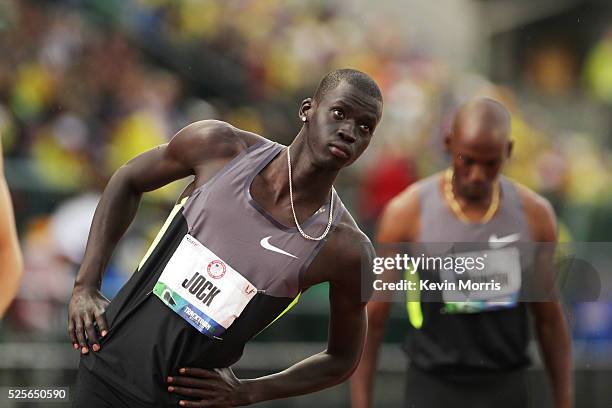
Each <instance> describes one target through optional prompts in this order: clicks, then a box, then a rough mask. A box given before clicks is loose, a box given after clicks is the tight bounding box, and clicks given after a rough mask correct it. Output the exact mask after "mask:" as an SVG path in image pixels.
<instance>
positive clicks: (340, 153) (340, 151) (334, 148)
mask: <svg viewBox="0 0 612 408" xmlns="http://www.w3.org/2000/svg"><path fill="white" fill-rule="evenodd" d="M329 151H330V152H331V154H333V155H334V156H336V157H339V158H340V159H348V158H349V157H351V153H350V151H349V150H348V149H347V148H346V147H344V146H340V145H336V144H331V143H330V144H329Z"/></svg>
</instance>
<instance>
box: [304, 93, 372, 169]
mask: <svg viewBox="0 0 612 408" xmlns="http://www.w3.org/2000/svg"><path fill="white" fill-rule="evenodd" d="M307 113H308V126H307V145H308V147H309V148H310V150H311V152H312V155H313V158H314V163H315V165H317V166H319V167H321V168H325V169H330V170H339V169H341V168H342V167H345V166H348V165H349V164H351V163H353V162H354V161H355V160H357V158H358V157H359V156H361V154H362V153H363V151H364V150H365V149H366V148H367V147H368V145H369V144H370V140H371V139H372V136H373V134H374V129H375V128H376V125H377V124H378V122H379V120H380V117H381V114H382V104H381V103H380V102H379V101H377V100H376V99H375V98H373V97H371V96H369V95H367V94H365V93H363V92H361V91H360V90H359V89H357V88H355V87H354V86H352V85H350V84H348V83H347V82H341V83H340V84H339V85H338V86H337V87H336V88H335V89H332V90H331V91H329V92H327V94H325V95H324V96H323V97H322V98H321V100H319V101H318V103H317V102H313V105H312V108H311V109H308V110H307Z"/></svg>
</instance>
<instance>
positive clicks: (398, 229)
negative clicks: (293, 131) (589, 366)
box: [351, 99, 573, 408]
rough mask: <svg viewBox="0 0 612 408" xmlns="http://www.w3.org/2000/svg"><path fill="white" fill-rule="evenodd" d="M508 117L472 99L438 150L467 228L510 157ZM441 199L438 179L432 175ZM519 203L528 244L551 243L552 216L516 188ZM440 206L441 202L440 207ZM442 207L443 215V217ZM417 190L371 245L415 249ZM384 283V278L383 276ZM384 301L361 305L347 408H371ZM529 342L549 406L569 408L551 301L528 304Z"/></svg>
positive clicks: (392, 208) (547, 259) (564, 335)
mask: <svg viewBox="0 0 612 408" xmlns="http://www.w3.org/2000/svg"><path fill="white" fill-rule="evenodd" d="M509 129H510V126H509V116H508V115H507V114H506V113H505V109H503V107H501V105H499V104H498V103H493V102H492V101H490V100H487V99H477V100H475V101H473V102H471V103H468V104H467V105H465V106H464V107H463V109H462V110H461V111H460V112H459V114H458V115H457V117H456V119H455V123H454V126H453V133H452V134H451V135H450V136H449V137H448V138H447V140H446V146H447V148H448V150H449V153H450V154H451V156H452V160H453V162H452V165H453V169H454V172H455V178H454V179H453V192H454V194H455V197H456V198H457V199H458V201H459V203H460V205H461V208H462V210H463V212H464V213H465V214H466V215H467V216H468V218H470V219H471V220H473V221H477V220H479V219H481V217H482V216H483V215H484V214H485V213H486V211H487V209H488V207H489V204H490V202H491V192H492V187H493V183H495V182H497V177H498V175H499V173H500V171H501V169H502V168H503V165H504V163H505V161H506V160H507V159H508V158H509V157H510V154H511V152H512V142H511V141H510V140H509ZM439 183H440V184H439V188H440V191H441V192H443V191H444V190H443V188H444V187H443V177H442V175H441V174H440V175H439ZM517 187H518V191H519V195H520V198H521V200H522V202H523V206H524V209H525V213H526V216H527V222H528V224H529V228H530V231H531V236H532V239H533V240H534V241H536V242H550V243H555V242H556V240H557V226H556V217H555V214H554V212H553V210H552V207H551V205H550V204H549V203H548V201H546V200H545V199H544V198H543V197H541V196H539V195H538V194H536V193H534V192H533V191H531V190H529V189H527V188H526V187H523V186H520V185H517ZM446 204H447V205H448V203H446ZM450 210H451V209H450V206H449V211H450ZM419 219H420V201H419V189H418V186H411V187H408V188H407V189H406V190H405V191H404V192H403V193H401V194H400V195H398V196H397V197H396V198H394V199H393V200H392V201H391V202H390V203H389V204H388V206H387V207H386V209H385V211H384V212H383V215H382V218H381V221H380V224H379V227H378V231H377V236H376V241H377V242H379V243H393V242H416V241H417V240H418V237H419V231H420V228H421V226H420V225H419V222H418V220H419ZM553 252H554V251H553V250H551V251H547V252H546V253H545V254H543V258H544V259H541V260H540V261H539V262H540V263H539V264H540V265H547V266H548V268H544V269H542V270H541V273H546V271H545V270H548V271H550V272H552V262H553V261H552V254H553ZM387 279H392V277H391V276H389V277H388V278H387ZM390 306H391V304H390V303H389V302H374V301H372V302H370V303H368V307H367V313H368V321H369V323H370V324H369V329H368V334H367V339H366V344H365V348H364V353H363V357H362V360H361V362H360V364H359V367H358V368H357V370H356V371H355V374H354V375H353V377H352V380H351V383H352V387H351V389H352V390H351V397H352V406H353V408H363V407H370V406H372V389H373V386H374V373H375V372H376V360H377V353H378V348H379V347H380V344H381V343H382V340H383V337H384V330H385V323H386V321H387V319H388V316H389V311H390ZM530 308H531V312H532V314H533V317H534V320H535V328H536V332H537V337H538V340H539V343H540V348H541V350H542V355H543V358H544V362H545V365H546V369H547V372H548V376H549V378H550V380H551V383H552V389H553V399H554V402H555V407H557V408H569V407H571V406H573V402H572V398H573V396H572V390H573V386H572V378H571V364H572V363H571V342H570V337H569V332H568V329H567V325H566V321H565V317H564V315H563V309H562V307H561V305H560V304H559V302H554V301H551V302H533V303H530Z"/></svg>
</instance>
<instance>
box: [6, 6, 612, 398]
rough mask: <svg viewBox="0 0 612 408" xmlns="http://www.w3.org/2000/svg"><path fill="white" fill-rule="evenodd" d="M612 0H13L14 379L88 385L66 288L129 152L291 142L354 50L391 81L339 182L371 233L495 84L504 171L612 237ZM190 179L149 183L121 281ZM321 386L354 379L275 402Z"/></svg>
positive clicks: (313, 345)
mask: <svg viewBox="0 0 612 408" xmlns="http://www.w3.org/2000/svg"><path fill="white" fill-rule="evenodd" d="M611 16H612V4H610V3H609V2H606V1H603V0H602V1H579V0H556V1H555V0H540V1H538V2H532V1H528V0H517V1H509V0H439V1H436V2H427V1H417V0H410V1H400V0H380V1H366V0H362V1H349V0H336V1H311V0H302V1H293V0H290V1H281V0H262V1H252V0H235V1H204V0H203V1H197V0H126V1H121V0H56V1H32V0H4V1H2V2H0V132H1V134H2V141H3V145H4V151H5V155H6V159H5V166H6V176H7V179H8V181H9V185H10V188H11V192H12V197H13V200H14V205H15V211H16V218H17V224H18V228H19V234H20V239H21V244H22V248H23V251H24V255H25V261H26V271H25V277H24V281H23V284H22V287H21V290H20V292H19V295H18V298H17V299H16V301H15V302H14V304H13V305H12V307H11V309H10V311H9V313H8V314H7V316H6V317H5V319H4V320H3V321H2V324H1V327H0V387H9V386H28V385H32V386H40V385H69V384H72V383H73V381H74V374H75V370H74V369H75V367H76V365H77V361H78V355H77V353H76V352H74V351H72V349H71V347H70V344H69V342H68V339H67V336H66V316H67V315H66V302H67V301H68V299H69V297H70V292H71V288H72V283H73V279H74V276H75V273H76V270H77V268H78V264H79V261H80V259H81V257H82V254H83V250H84V245H85V242H86V236H87V232H88V229H89V223H90V221H91V217H92V214H93V210H94V209H95V205H96V203H97V200H98V199H99V195H100V192H101V190H102V188H103V186H104V185H105V183H106V181H107V180H108V178H109V176H110V175H111V174H112V172H113V171H114V170H115V169H116V168H117V167H118V166H120V165H121V164H122V163H123V162H125V161H127V160H128V159H129V158H131V157H133V156H134V155H136V154H138V153H139V152H141V151H143V150H145V149H147V148H149V147H152V146H155V145H157V144H160V143H164V142H166V141H167V140H168V139H169V138H170V137H171V136H172V135H173V134H174V133H175V132H176V131H177V130H178V129H180V128H181V127H182V126H184V125H186V124H187V123H189V122H192V121H195V120H200V119H210V118H215V119H221V120H225V121H228V122H231V123H232V124H234V125H235V126H238V127H242V128H244V129H248V130H251V131H254V132H258V133H260V134H262V135H264V136H266V137H268V138H271V139H274V140H277V141H279V142H282V143H289V142H290V141H291V140H292V138H293V136H294V135H295V134H296V132H297V130H298V129H299V125H300V123H299V121H298V118H297V109H298V104H299V101H300V100H301V99H302V98H304V97H307V96H311V95H310V94H311V93H312V92H313V91H314V88H315V87H316V84H317V81H318V80H319V79H320V78H321V76H322V75H323V74H324V73H326V72H327V71H329V70H331V69H333V68H337V67H346V66H349V67H354V68H358V69H361V70H364V71H366V72H368V73H370V74H371V75H372V76H373V77H374V78H375V79H376V80H377V81H378V83H379V84H380V85H381V87H382V89H383V94H384V97H385V111H384V118H383V122H382V123H381V125H380V127H379V128H378V130H377V132H376V136H375V139H374V141H373V143H372V145H371V147H370V149H369V151H368V152H367V153H366V155H365V156H364V157H363V159H361V160H360V161H359V162H358V163H357V164H356V165H355V166H354V167H352V168H350V169H347V170H346V171H345V172H344V173H343V174H342V175H341V177H340V178H339V179H338V181H337V189H338V190H339V191H340V193H341V195H342V197H343V199H344V201H345V203H346V204H347V205H348V207H349V208H350V209H351V210H352V212H353V214H354V215H356V217H357V219H358V221H359V222H360V224H361V225H363V227H364V229H365V230H366V231H367V232H368V233H371V232H372V231H373V227H374V225H375V220H376V217H377V215H378V214H379V211H380V209H381V208H382V206H383V205H384V203H385V202H386V201H387V200H388V199H389V198H390V197H392V196H393V195H394V194H396V193H397V192H398V191H400V190H401V189H403V188H404V187H405V186H406V185H408V184H409V183H411V182H413V181H414V180H416V179H418V178H420V177H424V176H426V175H429V174H431V173H432V172H434V171H436V170H438V169H441V168H443V167H444V166H445V164H446V163H447V157H446V156H445V154H444V152H443V149H442V138H443V135H444V133H445V132H446V130H447V129H448V125H449V122H450V117H451V114H452V112H453V109H455V108H456V107H457V106H458V104H460V103H461V102H463V101H465V100H466V99H467V98H470V97H472V96H475V95H488V96H492V97H494V98H497V99H499V100H500V101H502V102H504V103H505V104H506V105H507V106H509V107H510V109H511V111H512V115H513V123H512V125H513V133H512V136H513V138H514V140H515V141H516V144H515V155H514V157H513V159H512V161H511V163H510V164H509V166H508V168H507V171H506V174H508V175H509V176H511V177H513V178H515V179H517V180H518V181H520V182H522V183H524V184H526V185H527V186H529V187H531V188H533V189H535V190H537V191H538V192H540V193H541V194H543V195H545V196H546V197H548V198H549V199H550V200H551V201H552V202H553V204H554V206H555V209H556V211H557V214H558V216H559V219H560V221H561V223H562V224H561V225H562V238H563V239H564V240H566V241H602V242H607V241H612V171H611V170H612V150H611V148H612V23H611V21H612V19H611V18H610V17H611ZM184 184H185V183H175V184H174V185H171V186H169V187H168V188H165V189H163V190H161V191H159V192H155V193H152V194H148V195H147V197H145V199H144V201H143V203H142V205H141V209H140V212H139V214H138V216H137V218H136V220H135V222H134V224H133V225H132V227H131V228H130V230H129V231H128V233H127V234H126V236H125V238H124V239H123V241H122V243H121V245H120V247H119V248H118V250H117V251H116V255H115V257H114V259H113V262H112V265H111V267H110V268H109V270H108V272H107V273H106V278H105V281H104V284H103V291H104V293H105V294H106V295H107V296H109V297H112V296H113V294H114V293H116V291H117V290H118V288H119V287H120V286H121V284H122V283H123V282H124V281H125V280H126V279H127V278H128V276H129V275H130V273H131V272H132V271H133V270H134V268H135V266H136V265H137V263H138V261H139V259H140V258H141V256H142V255H143V254H144V252H145V250H146V248H147V246H148V244H149V242H150V241H151V240H152V238H153V237H154V235H155V233H156V231H157V229H158V228H159V226H160V225H161V223H162V222H163V220H164V219H165V217H166V214H167V213H168V211H169V209H170V208H171V206H172V202H173V199H174V198H175V197H176V195H177V194H178V192H179V191H180V189H181V187H182V186H183V185H184ZM606 272H608V276H607V277H605V276H604V281H603V282H602V283H603V284H604V288H605V287H606V285H607V287H608V288H609V287H610V278H609V271H606ZM608 297H609V296H608ZM567 310H568V319H569V322H570V326H571V330H572V337H573V342H574V361H575V367H576V371H575V375H576V384H577V388H576V394H577V403H578V405H577V406H580V407H582V406H584V407H610V406H612V390H611V389H610V387H609V384H610V382H611V381H612V376H611V373H610V370H611V368H612V304H611V303H610V302H603V301H602V302H591V303H577V304H568V305H567ZM326 315H327V289H326V288H325V287H318V288H314V289H313V290H311V291H309V292H308V293H307V294H306V295H305V296H303V297H302V300H301V302H300V304H299V305H298V306H297V307H296V308H295V309H294V310H293V311H292V312H291V313H290V314H288V315H287V316H285V317H284V318H283V319H282V320H281V321H280V322H278V323H277V324H276V325H275V326H273V327H272V328H270V329H268V330H267V331H266V332H264V333H262V334H261V335H260V336H259V337H258V338H257V339H256V341H254V342H253V343H251V344H250V345H248V346H247V349H246V353H245V357H244V359H243V360H242V361H241V362H240V363H239V364H238V365H237V367H236V368H237V373H238V374H239V376H244V377H246V376H254V375H260V374H263V373H269V372H272V371H276V370H279V369H282V368H285V367H287V366H289V365H290V364H292V363H293V362H296V361H298V360H299V359H300V358H302V357H304V356H307V355H310V354H312V353H315V352H318V351H320V350H322V349H323V348H324V347H325V344H324V341H325V339H326V335H327V316H326ZM406 324H408V322H407V319H406V318H405V316H404V313H403V311H402V308H401V307H398V308H397V310H394V314H393V319H392V321H391V322H390V324H389V327H390V329H389V330H388V335H387V338H386V343H385V347H384V349H383V352H382V364H381V368H380V374H379V377H378V384H377V392H376V395H377V401H379V402H378V403H377V404H376V406H381V407H382V406H391V407H392V406H398V405H399V401H401V398H402V393H403V385H402V371H403V369H404V366H405V364H406V362H405V359H404V358H403V356H402V353H401V350H400V343H401V341H402V331H403V327H405V325H406ZM534 350H535V348H534ZM534 355H535V351H534ZM530 375H531V388H532V390H533V398H534V401H535V402H536V403H537V404H538V405H537V406H546V404H548V403H549V402H548V401H547V400H548V397H547V394H546V379H545V377H544V374H543V371H542V366H541V363H540V362H539V360H538V358H537V356H536V363H535V366H534V368H533V369H532V370H531V371H530ZM3 389H4V388H3ZM2 398H3V400H2V401H1V402H0V406H6V404H8V401H7V400H5V399H4V398H5V397H4V395H3V396H2ZM312 404H318V406H324V407H328V406H330V407H332V406H339V407H340V406H348V386H347V385H346V384H344V385H341V386H338V387H335V388H333V389H330V390H327V391H324V392H320V393H317V394H314V395H311V396H306V397H300V398H294V399H289V400H284V401H279V402H270V403H264V404H260V405H259V406H261V407H306V406H311V405H312ZM19 406H27V404H20V405H19ZM32 406H39V405H35V404H33V405H32ZM54 406H56V405H54Z"/></svg>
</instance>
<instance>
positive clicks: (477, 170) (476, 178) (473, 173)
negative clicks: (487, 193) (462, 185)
mask: <svg viewBox="0 0 612 408" xmlns="http://www.w3.org/2000/svg"><path fill="white" fill-rule="evenodd" d="M468 179H469V181H470V182H471V183H484V182H485V181H486V179H487V174H486V172H485V170H484V168H483V167H482V166H479V165H477V164H475V165H473V166H471V167H470V171H469V173H468Z"/></svg>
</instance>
